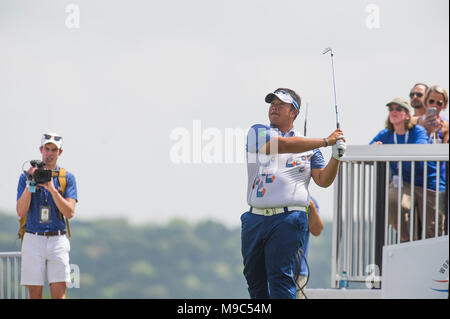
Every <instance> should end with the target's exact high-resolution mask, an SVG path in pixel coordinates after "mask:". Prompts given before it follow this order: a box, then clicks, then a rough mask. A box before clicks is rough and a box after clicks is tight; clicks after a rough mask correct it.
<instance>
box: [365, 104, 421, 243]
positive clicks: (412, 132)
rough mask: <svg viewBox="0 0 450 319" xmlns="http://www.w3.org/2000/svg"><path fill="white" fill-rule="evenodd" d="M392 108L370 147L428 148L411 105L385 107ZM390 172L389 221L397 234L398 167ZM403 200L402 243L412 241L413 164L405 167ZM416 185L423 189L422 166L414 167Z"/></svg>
mask: <svg viewBox="0 0 450 319" xmlns="http://www.w3.org/2000/svg"><path fill="white" fill-rule="evenodd" d="M386 106H387V107H388V108H389V116H388V118H387V120H386V128H385V129H383V130H382V131H380V132H379V133H378V135H377V136H375V138H374V139H373V140H372V141H371V142H370V144H427V143H428V137H427V133H426V131H425V129H424V128H423V127H422V126H420V125H415V124H413V122H412V120H411V107H410V106H409V104H408V101H406V100H404V99H402V98H395V99H393V100H392V101H391V102H389V103H388V104H387V105H386ZM390 169H391V174H392V181H391V183H390V185H389V215H388V221H389V224H390V225H392V226H393V227H394V228H395V229H397V231H398V227H397V221H398V218H397V210H398V209H397V203H398V201H397V197H398V189H397V188H398V186H399V183H400V182H399V177H398V163H396V162H391V163H390ZM402 177H403V178H402V182H403V185H402V198H401V203H402V205H401V207H402V209H401V225H402V226H401V231H400V234H401V241H407V240H409V232H408V229H407V227H406V225H407V222H408V220H407V219H408V212H409V210H410V208H411V196H410V195H411V188H410V184H411V162H403V164H402ZM415 185H416V186H417V185H418V186H423V163H422V165H420V163H416V165H415Z"/></svg>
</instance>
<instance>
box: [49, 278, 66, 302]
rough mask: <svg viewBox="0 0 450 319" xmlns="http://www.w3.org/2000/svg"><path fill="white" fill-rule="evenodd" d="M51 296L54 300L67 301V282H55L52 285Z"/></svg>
mask: <svg viewBox="0 0 450 319" xmlns="http://www.w3.org/2000/svg"><path fill="white" fill-rule="evenodd" d="M50 295H51V296H52V299H65V298H66V283H65V282H53V283H51V284H50Z"/></svg>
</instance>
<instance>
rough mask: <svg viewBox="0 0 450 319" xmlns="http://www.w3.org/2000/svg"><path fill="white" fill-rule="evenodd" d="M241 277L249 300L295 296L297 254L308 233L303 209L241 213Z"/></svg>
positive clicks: (290, 297)
mask: <svg viewBox="0 0 450 319" xmlns="http://www.w3.org/2000/svg"><path fill="white" fill-rule="evenodd" d="M241 222H242V230H241V240H242V246H241V250H242V257H243V259H244V276H245V278H246V279H247V284H248V291H249V293H250V298H252V299H267V298H278V299H295V296H296V283H295V279H294V275H295V271H296V269H298V265H297V264H296V263H297V261H296V255H297V254H298V249H299V248H302V249H303V250H304V245H305V238H306V234H307V232H308V216H307V214H306V213H305V212H301V211H292V212H288V213H281V214H277V215H273V216H263V215H256V214H252V213H250V212H246V213H244V214H242V216H241Z"/></svg>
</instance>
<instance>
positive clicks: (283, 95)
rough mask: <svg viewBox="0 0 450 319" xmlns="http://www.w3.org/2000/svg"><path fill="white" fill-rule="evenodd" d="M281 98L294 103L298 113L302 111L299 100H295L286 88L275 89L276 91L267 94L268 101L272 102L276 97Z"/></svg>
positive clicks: (285, 101)
mask: <svg viewBox="0 0 450 319" xmlns="http://www.w3.org/2000/svg"><path fill="white" fill-rule="evenodd" d="M276 97H277V98H279V99H280V100H281V101H283V102H284V103H290V104H292V105H293V106H294V107H295V109H296V110H297V112H298V113H300V106H299V105H298V103H297V101H295V99H294V98H293V97H292V96H291V95H290V94H289V93H288V92H286V91H284V90H279V91H275V92H274V93H269V94H267V95H266V99H265V101H266V103H272V101H273V99H274V98H276Z"/></svg>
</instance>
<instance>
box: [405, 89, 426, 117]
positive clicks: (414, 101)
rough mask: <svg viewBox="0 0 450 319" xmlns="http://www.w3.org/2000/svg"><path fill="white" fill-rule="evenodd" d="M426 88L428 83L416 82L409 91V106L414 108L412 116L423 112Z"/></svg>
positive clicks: (417, 115)
mask: <svg viewBox="0 0 450 319" xmlns="http://www.w3.org/2000/svg"><path fill="white" fill-rule="evenodd" d="M427 90H428V85H426V84H424V83H416V84H415V85H414V86H413V88H412V89H411V92H409V98H410V103H411V106H412V107H413V109H414V117H419V116H422V115H424V114H425V104H424V99H425V92H426V91H427Z"/></svg>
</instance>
